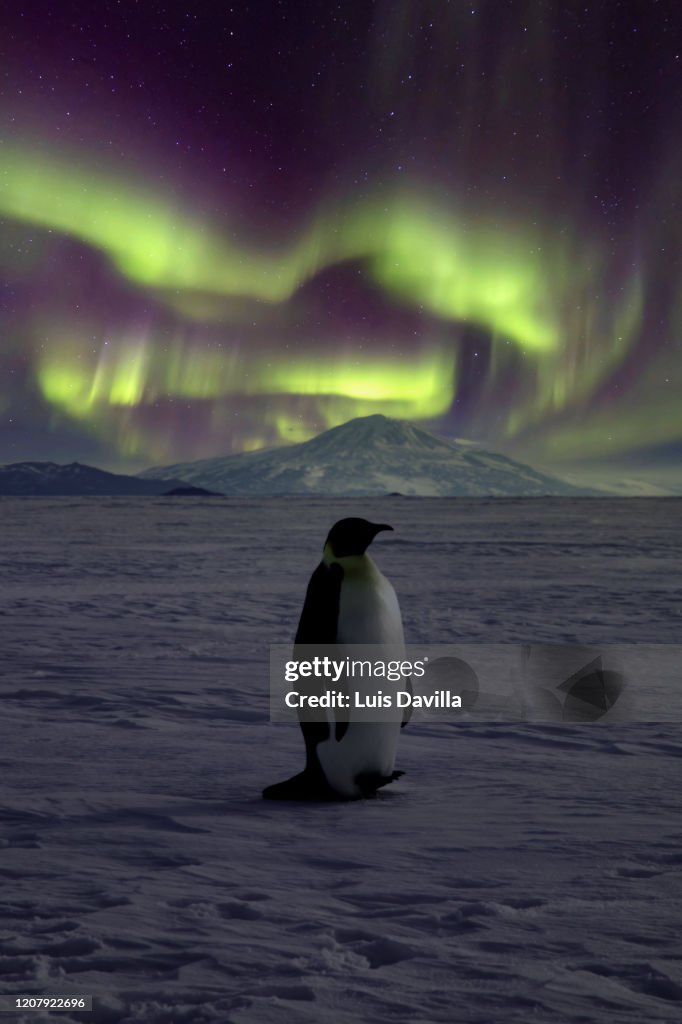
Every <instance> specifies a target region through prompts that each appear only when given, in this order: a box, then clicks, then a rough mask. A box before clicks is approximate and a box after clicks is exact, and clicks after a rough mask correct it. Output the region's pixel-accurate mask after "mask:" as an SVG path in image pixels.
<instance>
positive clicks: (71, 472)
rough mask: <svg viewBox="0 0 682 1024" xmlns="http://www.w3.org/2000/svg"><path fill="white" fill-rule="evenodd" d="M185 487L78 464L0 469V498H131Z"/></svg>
mask: <svg viewBox="0 0 682 1024" xmlns="http://www.w3.org/2000/svg"><path fill="white" fill-rule="evenodd" d="M184 486H186V484H185V482H184V481H183V480H177V479H174V478H173V479H160V478H155V479H150V480H143V479H141V478H140V477H139V476H125V475H124V474H121V473H108V472H107V471H106V470H104V469H96V468H95V467H94V466H84V465H82V464H81V463H80V462H70V463H68V464H67V465H59V464H58V463H56V462H14V463H11V464H10V465H7V466H0V495H5V496H9V495H14V496H19V497H20V496H22V495H24V496H30V495H51V496H53V497H68V496H72V497H87V496H88V495H100V496H102V497H106V496H116V495H120V496H122V497H123V496H126V495H128V496H135V495H145V494H151V495H154V494H163V492H164V491H167V490H168V489H169V488H171V487H184Z"/></svg>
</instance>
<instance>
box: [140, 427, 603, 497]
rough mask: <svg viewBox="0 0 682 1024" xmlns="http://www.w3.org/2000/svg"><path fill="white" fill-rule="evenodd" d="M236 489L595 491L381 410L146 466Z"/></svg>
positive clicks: (154, 475) (153, 473)
mask: <svg viewBox="0 0 682 1024" xmlns="http://www.w3.org/2000/svg"><path fill="white" fill-rule="evenodd" d="M169 475H172V476H178V477H181V478H182V479H183V480H185V481H187V482H188V483H191V484H194V485H196V486H200V487H207V488H209V489H211V490H218V491H222V492H223V493H224V494H233V495H235V494H236V495H278V494H319V495H323V494H338V495H345V496H348V497H352V496H353V495H357V496H361V495H378V494H382V495H383V494H389V493H391V492H399V493H400V494H404V495H417V494H418V495H427V496H437V497H446V496H451V495H462V496H465V495H468V496H472V497H484V496H534V495H546V494H552V495H579V494H598V493H599V492H598V491H596V490H592V489H589V488H585V487H576V486H572V485H571V484H568V483H565V482H564V481H562V480H558V479H556V478H555V477H551V476H547V475H545V474H543V473H539V472H537V471H536V470H534V469H532V468H531V467H530V466H525V465H523V464H522V463H520V462H514V461H513V460H512V459H509V458H507V457H506V456H505V455H497V454H495V453H493V452H487V451H483V450H482V449H479V448H477V447H475V446H472V445H471V444H460V443H457V442H455V443H453V442H450V441H444V440H442V439H441V438H438V437H434V435H433V434H429V433H427V432H426V431H425V430H421V429H420V428H419V427H415V426H413V424H411V423H405V422H401V421H398V420H392V419H388V418H387V417H386V416H381V415H375V416H365V417H362V418H360V419H355V420H350V421H349V422H348V423H344V424H342V425H341V426H339V427H334V428H332V429H331V430H326V431H325V432H324V433H323V434H319V435H318V436H317V437H314V438H312V440H310V441H304V442H303V443H302V444H293V445H288V446H286V447H284V448H268V449H261V450H260V451H255V452H242V453H240V454H238V455H225V456H222V457H220V458H213V459H202V460H200V461H198V462H186V463H179V464H177V465H173V466H160V467H154V468H152V469H148V470H145V472H144V473H142V474H141V476H142V477H143V479H146V480H153V479H158V478H159V477H161V476H166V477H167V476H169Z"/></svg>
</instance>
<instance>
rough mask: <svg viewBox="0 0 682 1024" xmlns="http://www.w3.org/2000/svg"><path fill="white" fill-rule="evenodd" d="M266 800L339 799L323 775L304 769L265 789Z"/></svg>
mask: <svg viewBox="0 0 682 1024" xmlns="http://www.w3.org/2000/svg"><path fill="white" fill-rule="evenodd" d="M263 799H264V800H338V799H339V797H338V794H336V793H335V792H334V790H333V789H332V788H331V787H330V785H329V783H328V782H327V780H326V779H325V778H324V776H323V775H321V774H317V773H315V772H311V771H302V772H299V773H298V775H293V776H292V777H291V778H290V779H286V780H285V781H284V782H276V783H275V784H274V785H273V786H267V787H266V788H265V789H264V790H263Z"/></svg>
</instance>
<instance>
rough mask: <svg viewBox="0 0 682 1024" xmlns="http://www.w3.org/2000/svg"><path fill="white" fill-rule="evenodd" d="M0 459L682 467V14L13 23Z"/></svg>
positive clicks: (351, 9)
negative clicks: (311, 458) (364, 444)
mask: <svg viewBox="0 0 682 1024" xmlns="http://www.w3.org/2000/svg"><path fill="white" fill-rule="evenodd" d="M0 28H1V29H2V45H3V51H4V52H3V63H4V67H5V69H6V75H5V78H4V80H3V81H4V84H3V86H2V93H1V95H0V113H1V115H2V123H3V131H2V140H1V145H0V217H2V231H1V241H0V279H1V280H2V282H3V295H4V298H3V303H2V312H1V314H0V315H1V317H2V340H1V342H0V367H1V368H2V376H1V377H0V460H1V461H6V462H9V461H18V460H19V459H25V458H54V459H56V460H63V461H66V460H71V459H74V458H78V459H81V460H82V461H97V462H98V463H99V464H101V465H102V464H103V465H107V466H109V467H112V468H128V467H142V466H144V465H148V464H151V463H158V462H163V461H167V462H170V461H179V460H182V459H190V458H200V457H205V456H210V455H220V454H224V453H227V452H230V451H240V450H252V449H254V448H258V447H262V446H267V445H273V444H275V445H276V444H282V443H286V442H288V441H300V440H304V439H306V438H308V437H311V436H313V435H314V434H316V433H318V432H319V431H320V430H322V429H324V428H326V427H329V426H334V425H336V424H338V423H341V422H343V421H344V420H347V419H349V418H351V417H353V416H359V415H367V414H369V413H374V412H383V413H386V414H387V415H390V416H395V417H398V418H404V419H410V420H413V421H417V422H419V423H420V424H421V425H424V426H426V427H428V428H429V429H432V430H434V431H435V432H437V433H440V434H442V435H443V436H446V437H456V436H458V437H469V438H472V439H474V440H477V441H480V442H482V443H484V444H485V445H486V446H488V447H491V448H496V449H497V450H500V451H506V452H508V453H510V454H512V455H514V456H515V457H520V458H523V459H525V460H527V461H532V462H535V463H536V464H538V465H542V466H545V467H550V468H552V469H555V470H556V471H559V472H560V471H561V469H562V467H567V468H573V467H576V466H580V465H587V464H594V465H604V466H608V465H611V464H619V463H620V462H628V461H629V462H633V463H638V464H643V463H655V462H657V461H663V462H666V461H667V462H669V461H670V460H671V459H673V458H675V457H676V456H677V455H678V454H679V452H680V450H681V449H682V403H681V402H680V387H679V385H680V359H681V351H680V349H681V347H682V338H681V336H680V335H681V332H682V289H681V287H680V284H681V282H680V278H681V276H682V270H681V268H682V222H681V220H680V203H679V190H680V187H682V186H680V182H682V138H681V136H680V131H679V110H680V109H682V56H681V54H682V31H681V28H682V15H680V13H679V12H678V11H677V10H676V6H675V4H673V3H664V2H656V0H648V2H646V3H644V2H630V3H627V4H626V3H620V2H610V0H607V2H605V3H603V4H592V5H589V4H588V5H586V4H585V3H584V2H582V3H574V2H571V0H569V2H563V3H559V2H553V0H527V2H520V0H512V2H502V0H485V2H481V3H473V2H470V3H468V4H465V3H459V2H452V3H448V2H447V0H381V2H368V3H362V4H360V3H354V2H350V3H346V4H339V5H337V6H333V7H332V6H330V7H326V6H325V5H309V4H287V3H275V2H257V3H251V4H248V5H242V6H238V7H237V6H235V7H234V8H227V7H224V8H214V7H213V5H206V7H205V9H203V8H202V7H201V6H199V8H198V9H197V10H196V11H194V10H193V9H191V8H188V9H187V10H184V9H181V8H180V7H176V6H175V5H174V6H173V8H172V9H170V8H168V9H167V8H164V7H163V5H157V4H154V3H150V4H141V3H140V4H138V3H134V2H125V0H124V2H121V3H103V4H101V5H98V7H97V10H96V12H95V11H94V9H91V8H90V7H89V6H87V5H84V4H82V3H69V2H66V3H63V4H60V5H57V9H52V7H50V6H48V5H45V4H42V3H36V4H32V5H27V6H26V5H20V4H14V3H10V4H9V5H6V6H5V7H4V8H3V11H2V13H1V14H0Z"/></svg>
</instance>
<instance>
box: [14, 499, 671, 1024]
mask: <svg viewBox="0 0 682 1024" xmlns="http://www.w3.org/2000/svg"><path fill="white" fill-rule="evenodd" d="M679 512H680V505H679V502H676V501H675V500H674V499H668V500H665V499H664V500H649V499H638V500H630V501H628V500H619V499H611V500H600V499H582V500H566V499H556V500H555V499H549V500H535V501H532V500H531V501H494V500H490V501H468V500H454V501H449V500H428V499H399V498H396V499H389V498H386V499H380V500H366V501H357V500H342V499H339V500H321V499H320V500H310V499H299V500H295V499H294V500H291V499H289V500H286V501H283V500H280V501H277V500H272V501H267V502H264V501H259V502H256V501H249V500H239V501H226V502H216V501H215V500H214V501H210V500H206V501H203V500H202V499H149V498H147V499H109V500H101V499H82V500H77V501H74V500H70V499H5V500H3V501H0V516H1V517H2V523H3V530H2V559H1V567H2V578H3V582H4V586H3V589H2V598H1V601H2V604H1V605H0V613H1V614H0V623H1V624H2V638H3V655H4V656H3V660H2V665H1V674H0V692H1V694H2V708H3V715H2V725H1V726H0V732H1V735H0V742H1V748H0V759H1V766H2V770H3V781H4V786H3V788H2V791H1V793H0V827H1V830H2V831H1V833H0V835H1V836H2V839H1V840H0V847H2V848H1V849H0V880H1V882H2V887H1V889H0V990H1V991H2V992H4V993H45V994H67V993H68V994H76V993H79V994H86V995H87V994H92V995H94V996H95V1010H94V1011H93V1012H92V1013H88V1014H82V1015H80V1016H79V1015H77V1014H70V1013H62V1014H60V1015H59V1017H58V1018H54V1017H52V1018H50V1019H58V1020H59V1021H60V1022H62V1024H68V1022H69V1021H75V1020H83V1021H90V1022H91V1024H133V1022H135V1024H138V1022H145V1024H178V1022H182V1024H185V1022H187V1024H209V1022H211V1024H212V1022H221V1024H256V1022H258V1024H271V1022H286V1024H299V1022H300V1024H312V1022H316V1024H332V1022H333V1024H351V1022H353V1024H354V1022H358V1021H372V1022H378V1024H383V1022H396V1021H405V1022H407V1021H410V1022H413V1024H436V1022H447V1024H473V1022H480V1024H496V1022H500V1024H502V1022H504V1024H509V1022H522V1021H523V1022H528V1021H533V1022H535V1021H538V1022H541V1024H563V1022H575V1024H578V1022H583V1024H587V1022H595V1021H598V1022H601V1021H604V1022H609V1024H618V1022H621V1021H628V1022H635V1021H636V1022H669V1024H672V1022H673V1021H678V1020H679V1019H680V1010H681V1009H682V948H681V947H680V941H679V926H680V921H681V920H682V823H681V820H680V797H679V781H680V764H681V761H680V755H681V754H682V736H681V735H680V726H679V725H675V724H668V725H657V724H651V723H649V724H634V725H618V726H608V725H591V726H590V725H585V726H573V727H565V726H563V727H562V726H544V725H537V724H533V725H486V724H481V723H477V724H473V725H467V724H447V723H442V724H441V723H433V724H419V723H415V724H414V725H411V726H410V727H408V729H407V730H405V732H404V734H403V736H402V737H401V744H400V749H399V759H398V763H399V767H400V768H403V769H405V770H406V771H407V773H408V774H407V775H406V776H405V778H404V779H403V780H401V781H400V782H399V783H397V784H396V785H394V786H392V787H390V788H389V789H387V790H386V791H384V793H383V794H381V795H380V796H379V798H377V799H376V800H373V801H367V802H360V803H351V804H339V805H336V804H334V805H280V804H274V805H273V804H269V803H266V802H265V801H262V800H261V799H260V790H261V788H262V787H263V786H264V785H266V784H268V783H271V782H275V781H278V780H279V779H283V778H285V777H286V775H287V774H288V773H290V772H293V771H294V770H296V769H298V768H299V767H300V766H301V764H302V743H301V740H300V736H299V734H298V729H297V727H296V726H288V725H272V724H269V723H268V721H267V706H268V656H267V655H268V652H267V646H268V644H270V643H271V642H272V643H277V642H280V643H281V642H286V641H288V640H289V639H290V637H291V635H292V633H293V631H294V629H295V626H296V622H297V618H298V614H299V611H300V607H301V603H302V600H303V594H304V590H305V586H306V583H307V579H308V576H309V574H310V572H311V570H312V569H313V568H314V566H315V564H316V562H317V560H318V557H319V553H320V549H321V546H322V541H323V540H324V536H325V534H326V531H327V529H328V527H329V526H330V525H331V523H332V522H333V521H334V520H335V519H337V518H339V517H341V516H343V515H348V514H354V515H367V517H368V518H373V519H376V520H379V521H385V522H390V523H392V524H393V526H394V527H395V528H396V533H395V534H391V535H386V536H382V537H381V538H380V539H379V540H378V541H377V542H376V543H375V545H374V547H373V553H374V556H375V558H376V560H377V562H378V564H379V565H380V566H381V568H382V570H383V571H384V572H385V573H386V574H387V575H388V576H389V578H391V580H392V581H393V583H394V585H395V587H396V590H397V592H398V595H399V597H400V599H401V603H402V607H403V613H404V618H405V626H406V634H407V637H408V639H409V640H411V641H413V642H430V643H436V642H457V641H461V642H476V641H485V642H513V643H519V642H523V641H526V642H543V641H547V642H552V641H554V642H570V641H576V642H578V641H579V642H584V643H599V642H628V641H631V642H638V641H639V642H642V643H650V642H658V643H675V642H678V641H679V639H680V632H681V631H680V625H681V623H682V614H681V612H682V581H681V580H680V576H679V566H680V564H682V550H681V548H682V528H681V527H680V515H679ZM47 1019H48V1017H47V1016H42V1015H41V1014H40V1013H35V1012H31V1013H27V1014H26V1015H24V1016H22V1015H21V1014H17V1015H16V1016H12V1014H4V1015H2V1020H7V1021H9V1020H16V1021H19V1022H22V1024H23V1022H26V1024H28V1022H29V1021H30V1022H31V1024H32V1022H35V1021H40V1020H47Z"/></svg>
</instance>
